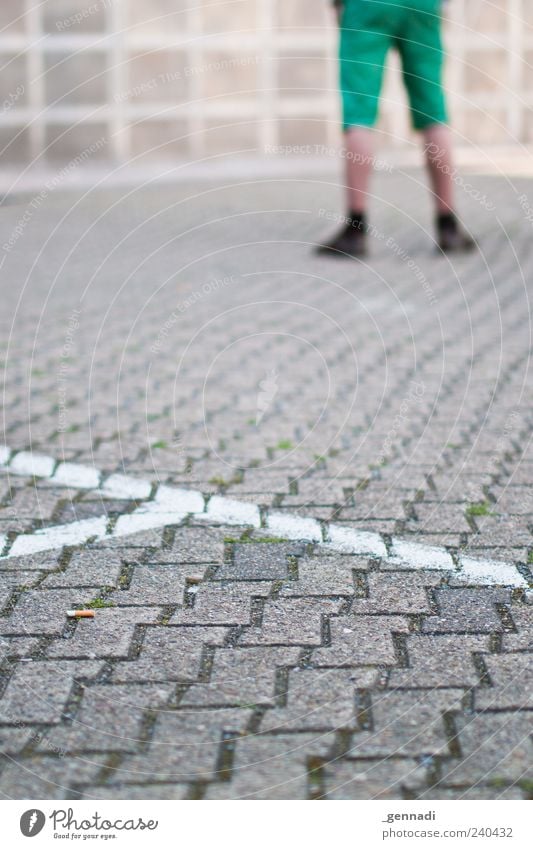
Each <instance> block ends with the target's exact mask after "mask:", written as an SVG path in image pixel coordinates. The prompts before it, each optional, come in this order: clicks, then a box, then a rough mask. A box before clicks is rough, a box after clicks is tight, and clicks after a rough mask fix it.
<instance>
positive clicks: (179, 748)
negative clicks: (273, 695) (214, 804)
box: [110, 709, 252, 784]
mask: <svg viewBox="0 0 533 849" xmlns="http://www.w3.org/2000/svg"><path fill="white" fill-rule="evenodd" d="M251 715H252V712H251V711H250V710H241V709H234V710H229V709H225V710H216V711H205V710H203V711H199V710H194V711H191V712H179V713H164V714H160V715H159V716H158V717H157V719H156V723H155V729H154V733H153V737H152V740H151V742H150V746H149V749H148V751H147V752H146V753H145V754H143V755H132V756H129V757H126V758H125V759H124V761H123V762H122V763H121V765H120V767H119V768H118V769H117V770H116V772H115V773H114V774H113V775H112V776H111V777H110V783H113V784H115V783H117V782H118V783H121V782H124V781H128V782H134V783H135V782H138V781H140V780H141V779H142V780H143V781H150V780H151V781H164V782H169V781H170V782H172V783H178V784H179V783H181V782H183V781H198V780H207V781H209V780H213V778H214V777H215V775H216V770H217V763H218V757H219V750H220V745H221V742H222V740H223V739H225V740H226V741H227V744H228V745H231V744H232V742H233V743H235V741H236V740H237V739H238V738H239V736H240V734H242V732H243V731H244V730H245V728H246V725H247V724H248V722H249V720H250V717H251Z"/></svg>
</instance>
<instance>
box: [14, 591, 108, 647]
mask: <svg viewBox="0 0 533 849" xmlns="http://www.w3.org/2000/svg"><path fill="white" fill-rule="evenodd" d="M99 594H100V590H99V588H98V587H85V588H77V587H75V588H73V589H65V590H40V589H37V590H28V591H26V592H24V593H22V595H21V596H20V598H19V600H18V601H17V603H16V605H15V608H14V610H13V612H12V614H11V615H9V616H6V617H5V618H3V619H0V633H2V634H20V635H25V636H29V635H32V634H38V635H42V634H50V635H53V634H61V633H62V631H63V629H64V628H65V625H66V623H67V621H68V620H67V610H72V609H74V610H77V609H78V608H80V607H83V606H85V604H86V603H87V602H90V601H91V600H92V599H93V598H97V597H98V596H99Z"/></svg>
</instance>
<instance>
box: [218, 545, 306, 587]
mask: <svg viewBox="0 0 533 849" xmlns="http://www.w3.org/2000/svg"><path fill="white" fill-rule="evenodd" d="M299 553H301V546H300V547H299V546H298V545H295V544H290V543H289V544H286V543H247V544H245V545H239V544H237V545H235V546H234V548H233V562H232V563H225V564H224V565H223V566H221V567H220V569H219V570H218V571H217V574H216V577H217V579H220V580H233V581H273V580H276V579H283V578H286V577H287V574H288V571H287V565H288V564H287V557H288V556H289V555H294V554H299Z"/></svg>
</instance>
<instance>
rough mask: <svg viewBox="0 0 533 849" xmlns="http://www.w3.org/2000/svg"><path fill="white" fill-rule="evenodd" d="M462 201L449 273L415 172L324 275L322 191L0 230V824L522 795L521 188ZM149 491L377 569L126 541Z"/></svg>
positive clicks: (250, 535) (531, 458)
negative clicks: (103, 813) (465, 252)
mask: <svg viewBox="0 0 533 849" xmlns="http://www.w3.org/2000/svg"><path fill="white" fill-rule="evenodd" d="M470 182H471V184H472V186H474V187H475V189H476V190H479V191H480V192H481V193H482V194H484V195H485V199H484V201H483V203H481V202H479V201H476V199H475V198H474V197H473V196H472V195H473V193H471V196H469V197H463V198H461V203H462V209H463V210H464V213H465V218H466V220H467V222H469V223H470V224H471V226H472V229H473V230H474V232H475V234H476V236H478V238H479V243H480V252H479V253H477V254H473V255H469V256H466V257H463V258H457V259H454V260H453V261H451V260H450V259H447V258H445V257H442V256H438V255H437V254H436V253H435V251H434V247H433V245H432V242H431V234H430V232H429V231H428V230H427V225H426V223H425V222H427V221H428V220H429V204H428V199H427V197H426V195H425V192H424V187H423V185H421V181H420V174H419V173H418V172H414V171H413V172H408V173H406V174H400V173H392V174H382V175H380V176H379V178H378V181H377V183H376V198H375V202H374V207H375V211H374V214H373V222H372V223H373V226H374V228H375V229H374V230H373V236H372V240H371V241H372V256H371V258H370V259H369V260H368V261H367V262H365V263H357V264H356V263H349V262H348V263H346V262H340V261H337V260H334V259H320V260H318V259H315V258H314V257H313V256H312V254H311V252H310V246H311V245H312V244H313V243H315V242H316V241H317V239H319V238H320V237H321V236H323V235H324V233H328V231H329V230H331V229H332V228H334V226H335V221H334V216H335V213H336V210H338V209H339V208H341V198H340V194H339V191H338V189H337V188H336V187H335V186H332V185H331V184H330V182H328V180H326V179H321V177H320V175H315V177H314V178H313V179H307V180H306V179H303V178H301V179H293V180H288V179H286V178H284V179H280V180H279V181H276V180H272V179H270V180H268V181H265V180H261V179H260V178H258V179H257V180H254V181H251V180H247V181H236V180H233V181H232V182H231V183H229V184H228V185H222V184H220V185H211V184H208V183H202V184H193V183H187V182H184V183H181V184H179V185H169V184H165V185H157V186H154V185H151V186H150V185H148V186H144V187H138V186H136V187H135V188H131V187H130V188H114V189H112V188H101V189H99V190H94V191H89V192H87V193H81V192H80V193H79V194H76V193H67V192H65V193H60V192H56V193H51V194H50V195H48V196H47V197H46V198H45V199H41V201H40V202H36V201H35V197H32V196H30V195H25V196H17V197H12V198H10V199H8V201H7V202H6V203H5V204H4V206H3V207H2V208H1V209H0V215H1V221H2V231H3V237H2V240H1V242H2V244H3V247H2V251H1V255H0V275H1V277H2V281H3V287H2V307H3V309H2V311H1V313H0V325H1V332H2V342H3V351H4V354H3V377H4V381H3V389H4V395H3V401H4V403H3V409H4V413H3V416H4V418H3V433H2V437H1V439H0V442H5V444H6V445H7V446H9V448H10V450H11V451H12V452H13V454H12V455H11V457H10V466H9V467H7V466H5V463H6V462H7V459H8V454H7V452H3V454H2V453H1V449H0V464H2V463H4V466H3V470H1V471H0V475H1V476H0V535H1V536H2V552H0V553H3V554H4V557H3V558H2V559H0V580H1V583H0V594H1V604H2V609H1V616H0V623H1V624H0V649H1V655H0V656H1V658H2V663H1V683H0V738H1V748H2V753H3V757H2V765H1V772H0V792H1V793H2V794H3V795H4V797H12V798H57V799H76V798H97V799H107V798H145V799H148V798H156V799H157V798H165V799H175V798H193V799H201V798H206V799H228V798H233V799H235V798H293V799H323V798H327V799H354V798H355V799H370V798H406V799H417V798H422V799H424V798H431V799H458V798H471V799H478V798H481V799H487V798H490V799H492V798H506V799H520V798H531V796H532V794H533V774H532V772H531V764H532V757H531V749H530V748H529V735H530V733H531V727H532V726H531V717H532V713H531V711H532V709H533V702H532V698H533V686H532V674H531V668H532V666H531V654H530V652H531V619H532V617H531V610H532V608H531V595H530V591H529V590H528V589H527V587H528V585H529V586H531V577H532V576H531V571H530V564H531V562H532V560H533V557H532V554H533V536H532V530H533V521H532V518H533V449H532V446H531V440H530V433H531V424H532V419H533V413H532V409H531V400H532V388H533V378H532V370H531V368H530V362H529V357H530V350H531V325H530V306H529V291H530V279H531V274H532V271H533V238H532V235H533V230H532V225H531V223H530V222H529V221H528V220H527V215H526V214H525V212H524V210H525V209H526V208H527V207H526V201H524V199H523V197H522V200H520V198H521V196H522V195H523V194H525V195H527V196H528V197H530V198H531V203H533V189H532V188H531V184H530V183H529V182H528V181H522V182H521V181H519V180H518V181H514V183H513V184H511V183H509V182H508V181H507V180H505V179H504V178H496V177H495V178H487V177H485V178H481V177H475V176H473V177H472V178H471V180H470ZM527 202H529V201H527ZM23 452H24V453H23ZM26 452H30V453H29V454H28V453H26ZM49 458H53V460H50V459H49ZM59 462H67V463H72V464H75V466H74V467H72V466H69V467H62V471H61V472H59V471H58V467H57V466H56V465H55V464H56V463H59ZM65 469H67V471H68V474H67V471H65ZM95 470H99V471H101V472H102V475H103V477H99V475H98V473H97V472H96V471H95ZM122 475H124V477H122ZM110 476H113V477H112V478H111V477H110ZM162 484H164V485H166V486H168V487H169V488H174V489H172V491H173V492H174V491H175V489H178V490H179V489H187V490H198V491H199V492H201V493H203V495H204V496H205V497H206V498H209V497H213V496H224V497H225V498H226V499H235V500H238V501H239V502H241V503H242V502H244V503H248V504H249V505H250V510H251V511H253V509H254V505H255V506H257V507H258V508H259V510H260V511H263V512H262V514H261V513H260V514H259V515H263V517H264V516H265V515H266V514H265V511H266V510H270V511H276V513H277V514H278V515H279V514H286V516H288V517H293V518H295V517H296V518H298V517H299V518H302V517H305V518H308V519H314V520H316V522H315V523H312V524H313V526H318V527H320V523H328V522H333V523H335V524H336V526H342V527H344V528H346V529H351V530H358V531H366V532H372V533H374V534H375V535H377V536H378V537H379V540H380V541H381V542H380V545H381V546H382V547H383V556H381V555H380V553H379V550H378V551H377V552H375V553H374V554H371V553H367V554H362V553H353V552H352V553H349V551H344V552H343V551H342V550H339V549H338V548H337V549H335V548H334V547H333V546H331V545H329V544H328V542H327V537H324V539H322V540H321V539H320V537H319V538H318V539H314V538H313V537H311V539H309V538H308V537H307V536H304V535H302V537H303V538H302V539H294V538H292V537H294V534H290V533H288V534H286V535H285V534H283V533H282V532H281V531H278V532H277V533H273V532H272V530H271V529H269V527H267V526H264V527H255V528H253V527H251V526H250V525H249V523H248V522H243V524H242V525H239V524H236V523H235V521H232V522H230V521H227V522H225V521H224V520H223V518H221V517H220V516H219V519H218V521H217V519H216V515H215V514H214V513H213V514H212V515H211V521H210V522H206V521H203V520H202V519H201V518H199V517H198V516H196V515H193V513H194V511H190V512H187V511H185V512H184V513H181V514H180V513H179V512H178V513H176V512H175V511H174V515H169V516H168V522H166V519H165V522H166V524H164V525H163V526H155V525H154V526H152V527H148V526H147V524H141V525H139V524H138V517H139V508H140V506H141V507H142V505H145V506H146V505H147V504H148V505H152V506H153V505H155V508H154V509H155V510H157V509H159V508H158V507H157V500H156V501H154V494H155V493H156V492H157V491H158V489H157V488H158V487H159V486H161V485H162ZM155 497H156V499H157V496H155ZM210 503H211V504H215V503H216V502H214V501H211V502H210ZM135 511H138V512H137V513H136V512H135ZM142 512H143V511H142V510H141V511H140V513H141V514H142ZM146 512H148V513H149V510H148V511H146ZM172 512H173V511H169V513H170V514H172ZM128 517H129V518H128ZM87 520H94V521H95V524H94V527H95V528H97V527H98V528H101V527H102V526H103V528H104V531H105V533H100V532H98V533H97V532H96V531H95V533H94V535H93V536H91V534H89V535H88V537H87V540H86V542H85V543H83V544H72V538H68V537H62V538H61V539H59V541H58V542H57V546H58V547H56V548H54V549H49V550H37V549H36V548H34V549H33V550H32V549H31V546H30V548H28V547H25V548H23V547H21V543H20V542H19V543H18V545H19V548H18V549H17V547H16V546H17V540H19V541H20V540H21V539H22V538H23V537H24V538H25V539H27V538H31V539H33V535H34V534H36V535H37V536H36V538H37V539H38V538H39V532H42V531H44V532H45V533H48V534H49V533H50V531H49V530H48V529H50V528H57V527H58V526H60V527H61V528H63V527H64V526H69V525H72V524H73V523H76V522H85V521H87ZM317 522H318V523H319V524H318V525H317ZM119 523H120V524H119ZM148 524H149V523H148ZM258 524H260V523H258ZM263 524H265V523H263ZM84 527H89V528H92V527H93V525H88V526H84ZM117 527H121V528H122V529H123V530H122V532H121V534H114V533H113V529H116V528H117ZM278 527H281V524H279V525H278ZM322 527H326V525H325V524H323V525H322ZM106 529H107V531H106ZM54 533H55V532H54ZM394 539H401V540H407V541H408V542H413V541H415V542H417V543H421V544H423V545H425V546H431V547H433V548H434V549H438V550H439V551H440V552H442V553H444V554H445V555H446V557H448V559H451V563H452V568H446V569H443V568H439V567H438V565H436V564H435V563H433V562H432V561H431V559H430V558H428V560H427V562H426V561H425V560H424V558H423V557H422V562H417V563H416V564H415V563H411V562H409V561H408V559H407V560H405V559H404V560H402V558H401V557H394V556H392V555H394V551H395V550H396V551H399V550H400V549H399V548H397V549H394V542H393V540H394ZM313 540H314V541H313ZM65 541H66V543H67V544H63V543H64V542H65ZM69 543H70V544H69ZM24 545H26V543H24ZM59 546H61V547H59ZM391 546H392V548H391ZM17 551H19V554H18V555H17ZM24 552H27V553H24ZM10 554H11V556H8V555H10ZM450 555H451V558H450V557H449V556H450ZM462 557H463V558H464V557H469V558H472V562H474V563H479V564H483V566H482V567H481V566H480V567H479V568H480V574H481V572H483V570H485V572H486V571H487V570H488V572H489V573H490V576H491V580H490V581H489V582H488V583H487V581H481V580H479V581H478V580H477V579H476V574H477V572H476V569H475V568H473V569H472V570H471V572H470V573H469V575H470V577H469V578H467V579H465V575H464V574H461V573H460V572H459V571H457V570H456V569H455V568H454V564H457V563H459V562H460V560H461V558H462ZM419 559H420V558H419ZM504 564H514V566H513V569H514V571H515V574H516V575H517V576H518V580H517V581H509V580H507V575H508V572H507V571H506V566H505V565H504ZM488 584H490V585H488ZM88 604H90V605H91V606H92V607H94V608H95V617H94V619H92V620H79V621H76V620H70V619H67V618H66V611H67V610H68V609H70V608H77V607H81V606H86V605H88Z"/></svg>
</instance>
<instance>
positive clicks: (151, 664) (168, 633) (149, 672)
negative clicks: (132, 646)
mask: <svg viewBox="0 0 533 849" xmlns="http://www.w3.org/2000/svg"><path fill="white" fill-rule="evenodd" d="M227 634H228V629H227V628H203V627H201V626H199V627H195V626H184V627H180V626H175V625H160V626H156V627H151V628H148V629H147V631H146V634H145V635H144V639H143V641H142V645H141V648H140V653H139V657H138V660H128V661H124V662H119V663H117V665H116V666H115V668H114V670H113V673H112V681H113V682H116V683H120V682H126V681H161V682H165V681H182V682H183V681H195V680H196V679H197V678H198V676H199V674H200V672H201V670H202V659H203V657H204V651H205V650H206V648H207V647H209V646H222V645H223V644H224V640H225V638H226V636H227Z"/></svg>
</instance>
